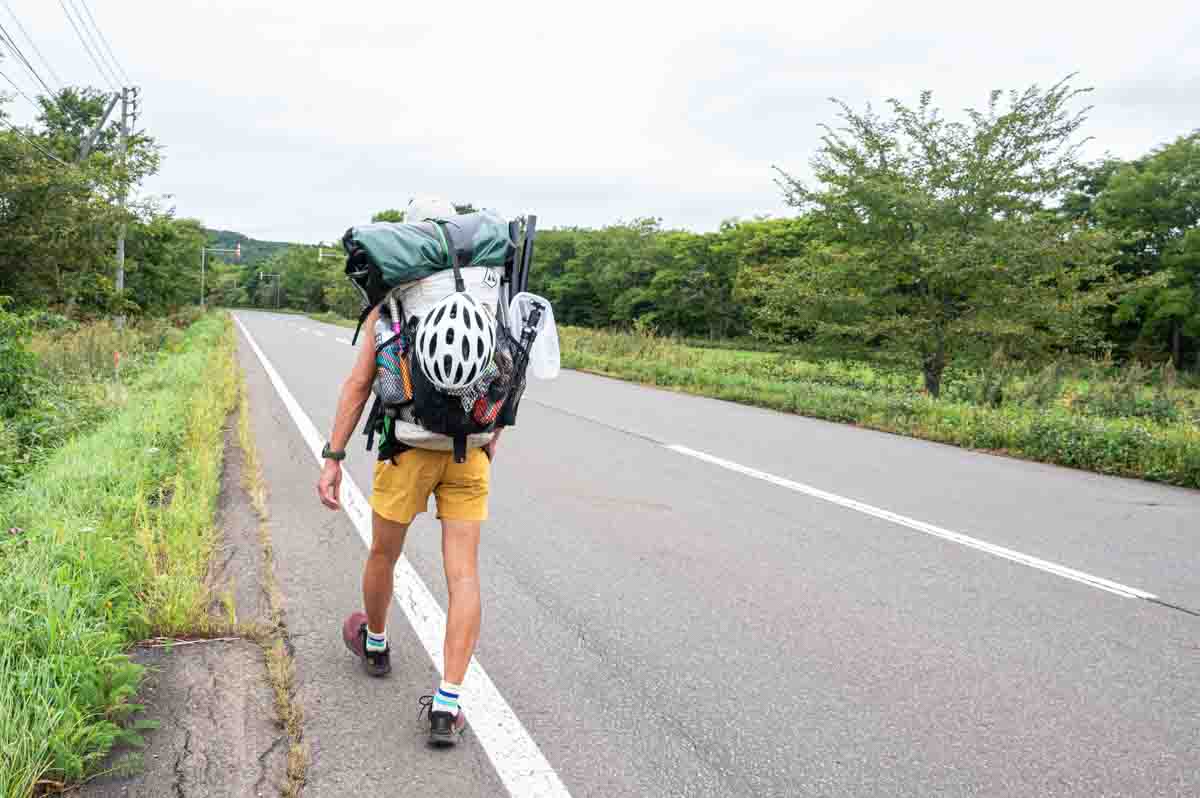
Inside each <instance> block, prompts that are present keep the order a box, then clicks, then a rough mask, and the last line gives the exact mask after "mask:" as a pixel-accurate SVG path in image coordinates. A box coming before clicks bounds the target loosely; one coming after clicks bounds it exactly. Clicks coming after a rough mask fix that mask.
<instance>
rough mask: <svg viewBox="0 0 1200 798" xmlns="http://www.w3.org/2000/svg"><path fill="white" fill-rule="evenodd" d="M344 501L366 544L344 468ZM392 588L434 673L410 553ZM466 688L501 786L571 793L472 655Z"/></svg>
mask: <svg viewBox="0 0 1200 798" xmlns="http://www.w3.org/2000/svg"><path fill="white" fill-rule="evenodd" d="M234 321H236V322H237V325H238V327H239V328H241V330H242V334H243V335H245V336H246V341H247V343H249V344H250V348H251V349H253V350H254V354H255V355H257V356H258V361H259V362H260V363H262V366H263V368H264V369H265V370H266V372H267V376H268V377H270V379H271V383H272V384H273V385H274V386H275V390H276V392H278V394H279V398H280V399H282V400H283V404H284V406H285V407H286V408H287V409H288V413H290V414H291V416H292V420H293V421H295V422H296V426H297V428H299V430H300V434H301V436H302V437H303V438H304V441H305V443H307V444H308V447H309V449H311V450H312V453H313V457H314V458H315V459H316V460H317V462H318V463H319V462H321V449H322V448H323V445H324V438H323V437H322V436H321V434H320V433H319V432H318V431H317V428H316V426H315V425H314V424H313V423H312V420H311V419H310V418H309V417H308V415H307V414H306V413H305V412H304V410H303V408H301V407H300V404H299V402H297V401H296V398H295V397H294V396H292V393H291V391H289V390H288V388H287V386H286V385H285V384H284V382H283V379H282V378H281V377H280V376H279V373H278V372H277V371H275V367H274V366H272V365H271V362H270V361H269V360H267V356H266V355H264V354H263V351H262V350H261V349H259V348H258V344H257V343H256V342H255V340H254V337H253V336H252V335H250V331H249V330H247V329H246V325H244V324H242V320H241V319H239V318H237V316H234ZM342 506H343V507H344V508H345V509H346V515H348V516H350V520H351V521H352V522H353V523H354V528H355V529H356V530H358V535H359V537H361V538H362V541H363V543H364V544H366V545H367V546H370V544H371V507H370V505H369V504H367V500H366V499H365V498H364V497H363V494H362V491H360V490H359V489H358V486H357V485H355V484H354V480H353V479H352V478H351V477H350V474H349V473H348V472H346V471H343V472H342ZM395 588H396V595H395V598H396V603H397V604H399V605H400V609H402V610H403V611H404V614H405V616H406V617H407V618H408V622H409V623H410V624H412V627H413V630H414V631H415V632H416V633H417V637H418V638H420V640H421V644H422V645H423V646H425V651H426V652H427V653H428V654H429V658H430V659H431V660H433V665H434V667H435V668H437V671H438V673H442V638H443V637H444V635H445V630H446V613H445V612H444V611H443V610H442V608H441V606H440V605H439V604H438V603H437V600H436V599H434V597H433V594H431V593H430V592H429V588H428V587H426V586H425V583H424V582H423V581H422V580H421V577H420V576H418V575H417V572H416V571H415V570H413V567H412V564H411V563H410V562H409V561H408V558H407V557H405V556H403V555H401V557H400V561H399V563H397V567H396V577H395ZM464 688H465V689H466V692H467V697H468V702H467V706H468V708H469V709H470V710H471V717H470V722H471V730H472V733H473V734H474V735H475V737H476V739H478V740H479V743H480V744H481V745H482V746H483V750H484V751H486V752H487V755H488V757H489V758H490V759H491V760H492V765H493V766H494V767H495V768H496V773H497V774H498V775H499V776H500V780H501V781H502V782H504V786H505V787H506V788H508V792H509V794H510V795H512V796H514V797H515V798H527V797H528V798H543V797H544V798H560V796H561V797H562V798H570V793H569V792H567V788H566V787H565V786H564V785H563V783H562V781H561V780H560V779H559V778H558V774H557V773H555V772H554V769H553V768H551V767H550V763H549V762H547V761H546V757H545V756H543V755H542V752H541V749H539V748H538V746H537V743H535V742H534V741H533V738H532V737H530V736H529V732H528V731H527V730H526V729H525V726H524V725H523V724H522V723H521V720H520V719H519V718H518V717H517V716H516V713H514V712H513V710H512V707H510V706H509V705H508V702H507V701H505V700H504V697H503V696H501V695H500V691H499V690H498V689H497V688H496V685H495V684H494V683H493V682H492V680H491V679H490V678H489V677H488V675H487V672H486V671H484V669H483V666H482V665H480V664H479V662H478V661H476V660H475V659H473V658H472V660H471V665H470V667H469V668H468V670H467V678H466V681H465V683H464Z"/></svg>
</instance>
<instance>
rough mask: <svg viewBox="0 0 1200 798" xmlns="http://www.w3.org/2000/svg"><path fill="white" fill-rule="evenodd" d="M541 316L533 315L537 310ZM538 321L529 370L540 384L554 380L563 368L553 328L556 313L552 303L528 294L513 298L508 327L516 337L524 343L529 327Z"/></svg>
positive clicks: (530, 350)
mask: <svg viewBox="0 0 1200 798" xmlns="http://www.w3.org/2000/svg"><path fill="white" fill-rule="evenodd" d="M535 308H536V309H537V310H538V311H539V312H538V313H534V312H533V311H534V309H535ZM534 318H536V324H535V326H534V328H533V330H532V333H533V335H534V338H533V343H532V345H531V346H530V347H529V353H528V355H527V357H528V368H529V371H530V373H532V374H533V376H534V377H536V378H537V379H539V380H552V379H554V378H555V377H557V376H558V372H559V369H560V368H561V364H560V358H559V348H558V328H557V327H556V326H555V325H554V309H553V308H552V307H551V306H550V303H549V302H548V301H546V300H545V299H543V298H542V297H540V296H538V295H537V294H531V293H529V292H527V291H522V292H521V293H519V294H517V295H516V296H515V297H513V298H512V302H511V303H509V306H508V326H509V329H510V330H512V333H513V335H514V336H516V337H517V338H518V339H523V338H524V336H525V334H526V327H527V326H528V325H529V324H530V322H531V321H532V320H533V319H534Z"/></svg>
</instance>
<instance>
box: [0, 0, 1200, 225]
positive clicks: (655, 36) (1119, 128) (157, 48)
mask: <svg viewBox="0 0 1200 798" xmlns="http://www.w3.org/2000/svg"><path fill="white" fill-rule="evenodd" d="M60 2H63V0H0V24H3V25H4V27H5V28H6V29H8V30H9V31H10V32H11V33H13V34H14V35H16V36H17V37H18V43H21V40H20V34H19V32H17V31H15V30H13V28H14V26H13V25H12V24H11V23H12V18H11V16H9V13H8V10H7V9H6V8H5V4H7V5H8V6H9V7H11V9H12V11H13V12H15V14H16V15H17V17H18V18H19V19H20V20H21V22H22V23H23V24H24V26H25V28H26V30H28V32H29V33H30V35H31V36H32V37H33V38H34V39H35V40H36V42H37V44H38V46H39V47H40V48H41V50H42V52H43V53H44V55H45V57H46V60H47V61H48V62H49V63H50V65H51V67H52V68H53V70H54V72H56V73H57V74H58V76H59V77H60V78H62V79H63V80H64V81H66V82H68V83H72V84H80V83H93V84H96V85H103V83H102V82H101V81H100V79H99V78H98V76H97V75H98V70H97V69H96V67H95V66H93V65H92V63H91V61H90V60H89V59H88V56H87V54H86V52H85V51H84V49H83V46H82V45H81V44H80V42H79V40H78V38H77V37H76V34H75V32H74V31H73V30H72V29H71V27H70V25H69V23H68V21H67V17H66V16H65V14H64V12H63V9H62V7H61V6H60ZM68 2H70V0H68ZM73 2H74V3H75V4H76V5H77V6H78V5H80V3H81V2H87V4H88V7H89V8H90V9H91V12H92V13H93V15H94V16H95V19H96V21H97V23H98V24H99V26H100V28H101V29H102V30H103V31H104V33H105V34H107V37H108V39H109V41H110V42H111V43H112V46H113V49H114V51H115V53H116V55H117V58H118V59H119V60H120V61H121V63H122V64H123V66H124V68H125V70H126V71H127V72H128V73H129V75H130V77H131V78H132V79H133V81H134V82H135V83H136V85H139V86H141V87H142V97H143V104H144V105H143V107H144V116H143V118H142V122H143V123H144V125H145V126H146V128H147V129H148V131H149V132H150V133H151V134H152V135H154V136H155V137H156V138H157V139H158V141H159V142H160V143H161V144H162V145H164V147H165V159H164V162H163V168H162V171H161V173H160V174H159V175H158V176H156V177H155V178H153V179H152V180H151V181H150V182H149V183H148V185H147V186H146V189H147V190H148V191H149V192H151V193H158V194H168V195H170V196H171V199H170V200H169V202H170V204H173V205H174V206H175V207H176V208H177V211H178V213H179V214H180V215H181V216H193V217H196V218H199V219H201V220H203V221H204V222H205V223H206V224H207V225H208V226H210V227H216V228H223V229H232V230H238V231H241V232H244V233H246V234H248V235H251V236H254V237H256V238H267V239H277V240H287V241H305V242H316V241H320V240H326V241H329V240H335V239H337V238H339V237H340V235H341V233H342V232H343V231H344V230H345V229H346V228H347V227H349V226H350V225H353V224H357V223H361V222H364V221H366V220H367V219H368V218H369V217H370V215H371V213H372V212H374V211H376V210H379V209H381V208H387V207H403V206H404V205H405V204H406V203H407V202H408V200H409V198H410V197H412V196H413V195H414V194H435V195H442V196H446V197H448V198H449V199H451V200H453V201H456V202H468V201H469V202H473V203H475V204H476V205H482V206H487V207H492V208H496V209H497V210H499V211H501V212H502V213H505V214H508V215H516V214H518V213H524V212H536V213H538V214H539V217H540V221H541V223H542V224H543V225H549V226H566V225H586V226H598V225H603V224H608V223H611V222H615V221H618V220H623V219H625V220H627V219H631V218H633V217H637V216H658V217H661V218H662V219H663V222H664V224H666V225H668V226H673V227H686V228H690V229H693V230H711V229H714V228H715V227H716V226H717V225H718V224H719V223H720V222H721V220H723V219H727V218H730V217H735V216H741V217H748V216H752V215H756V214H773V215H783V214H787V212H788V210H787V208H786V207H784V206H783V205H782V204H781V202H780V192H779V190H778V188H777V187H776V186H775V184H774V182H773V179H772V177H773V173H772V170H771V167H772V165H773V164H777V165H779V166H782V167H784V168H785V169H788V170H789V171H792V172H795V173H798V174H804V173H806V172H807V163H808V160H809V158H810V157H811V156H812V154H813V152H814V150H815V148H816V146H817V144H818V139H819V136H820V131H819V129H818V127H817V126H818V124H819V123H821V122H828V121H832V120H833V115H834V108H833V106H832V105H831V104H830V103H829V102H828V98H829V97H830V96H836V97H839V98H841V99H844V100H846V101H848V102H849V103H851V104H852V105H854V106H858V107H861V106H862V105H864V104H865V103H866V102H869V101H870V102H874V103H877V104H878V103H880V102H882V101H883V100H885V99H886V98H888V97H891V96H895V97H898V98H901V99H903V100H906V101H915V100H916V98H917V96H918V94H919V92H920V91H921V90H922V89H926V88H928V89H931V90H932V91H933V92H934V99H935V102H936V103H937V104H938V105H940V106H941V107H943V108H944V109H946V111H947V112H953V111H954V110H955V109H959V108H962V107H963V106H966V105H972V106H981V105H983V104H984V103H985V102H986V98H987V93H988V91H989V90H990V89H993V88H1000V89H1010V88H1024V87H1025V86H1027V85H1029V84H1031V83H1039V84H1041V85H1043V86H1046V85H1050V84H1052V83H1054V82H1056V81H1057V80H1059V79H1060V78H1062V77H1064V76H1066V75H1067V74H1068V73H1071V72H1079V73H1080V75H1079V78H1078V81H1077V82H1078V84H1079V85H1081V86H1093V87H1095V92H1094V93H1092V94H1091V95H1090V96H1089V102H1090V103H1092V104H1094V105H1095V109H1094V111H1093V112H1092V113H1091V116H1090V121H1089V123H1088V124H1087V126H1086V127H1085V132H1086V134H1087V135H1090V136H1093V137H1094V138H1095V141H1094V142H1092V143H1091V144H1090V145H1089V147H1088V149H1087V150H1085V152H1086V154H1087V155H1088V156H1090V157H1096V156H1099V155H1101V154H1103V153H1104V152H1106V151H1107V152H1111V153H1113V154H1115V155H1118V156H1122V157H1134V156H1137V155H1140V154H1142V153H1144V152H1146V151H1147V150H1149V149H1150V148H1152V147H1154V146H1156V145H1159V144H1162V143H1164V142H1167V141H1169V140H1171V139H1173V138H1175V137H1177V136H1180V135H1183V134H1185V133H1188V132H1190V131H1191V130H1193V129H1195V128H1197V127H1200V45H1198V44H1197V42H1200V12H1198V11H1197V10H1196V5H1195V3H1194V2H1191V3H1188V2H1162V1H1160V0H1146V1H1145V2H1140V3H1122V4H1107V5H1108V9H1106V8H1105V5H1106V4H1103V3H1097V2H1094V0H1093V1H1092V2H1054V0H1050V1H1049V2H1047V1H1046V0H1042V2H1024V0H1020V1H1014V0H1009V2H1005V3H987V4H978V3H970V2H961V1H960V2H954V3H945V2H937V3H933V2H927V3H920V2H918V3H883V2H880V3H866V2H855V1H854V0H842V2H834V3H828V4H821V5H819V6H816V5H809V4H802V3H784V2H772V3H759V2H756V0H740V2H735V3H720V4H711V5H710V4H706V3H698V2H687V3H665V2H664V3H659V2H654V1H653V0H643V2H638V3H625V2H606V3H586V4H584V3H573V2H564V0H558V1H557V2H536V3H534V2H524V3H501V2H489V3H479V4H477V3H473V2H456V3H412V2H399V1H397V0H391V1H390V2H356V1H355V0H341V2H330V0H323V1H322V2H315V1H313V0H286V2H280V0H272V1H271V2H267V0H237V2H228V1H227V0H222V1H221V2H217V1H216V0H212V1H210V2H203V1H202V0H73ZM1109 9H1111V10H1109ZM27 54H28V53H27ZM32 57H33V56H31V58H32ZM35 65H37V63H36V62H35ZM0 71H3V72H4V74H6V75H8V76H9V77H12V78H14V79H16V80H17V81H18V83H21V84H22V85H23V86H25V87H26V90H27V91H29V92H31V93H32V90H33V88H34V87H33V83H32V79H31V78H29V77H28V76H26V75H24V74H23V73H21V72H20V70H19V69H18V68H17V65H16V63H15V62H14V60H13V59H11V58H5V59H4V60H3V61H0ZM47 79H48V80H50V78H49V77H48V78H47ZM4 85H6V84H3V82H2V81H0V87H3V86H4ZM22 105H25V103H24V101H23V100H20V99H18V100H16V101H15V102H14V103H11V104H10V105H9V106H8V107H9V110H10V111H11V112H12V113H13V116H14V118H15V119H17V120H18V121H26V120H27V119H28V118H29V108H28V106H27V105H26V107H25V109H24V111H22V109H21V106H22Z"/></svg>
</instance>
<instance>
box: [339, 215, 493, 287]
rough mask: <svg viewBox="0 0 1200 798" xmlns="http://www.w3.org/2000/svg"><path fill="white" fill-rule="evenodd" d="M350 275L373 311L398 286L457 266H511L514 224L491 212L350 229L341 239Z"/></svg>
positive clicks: (348, 275)
mask: <svg viewBox="0 0 1200 798" xmlns="http://www.w3.org/2000/svg"><path fill="white" fill-rule="evenodd" d="M342 247H343V248H344V249H345V250H346V276H347V277H349V278H350V281H351V282H352V283H354V285H355V287H357V288H358V290H359V291H360V292H361V293H362V295H363V299H364V301H365V302H366V303H367V306H368V307H375V306H376V305H378V304H379V303H380V302H382V301H383V298H384V297H385V296H386V295H387V292H388V291H390V290H391V289H392V288H394V287H396V286H398V285H404V284H406V283H413V282H416V281H418V280H423V279H425V278H426V277H429V276H430V275H432V274H436V273H437V272H440V271H444V270H446V269H449V268H452V267H454V266H457V267H458V268H460V269H467V268H471V267H477V266H483V267H490V268H494V269H501V270H502V269H505V268H506V267H507V268H511V266H512V263H513V256H514V254H515V252H516V244H515V242H514V241H513V240H512V237H511V236H510V225H509V223H508V222H506V221H505V220H504V219H502V218H500V217H499V216H497V215H496V214H494V213H491V212H490V211H480V212H478V213H467V214H463V215H461V216H451V217H449V218H447V219H437V220H433V219H431V220H428V221H420V222H414V223H411V224H408V223H400V222H376V223H374V224H365V225H362V226H361V227H351V228H350V229H349V230H347V231H346V235H345V236H343V237H342Z"/></svg>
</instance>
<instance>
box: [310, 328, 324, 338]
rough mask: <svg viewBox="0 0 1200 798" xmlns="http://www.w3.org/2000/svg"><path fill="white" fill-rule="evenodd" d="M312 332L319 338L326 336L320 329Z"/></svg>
mask: <svg viewBox="0 0 1200 798" xmlns="http://www.w3.org/2000/svg"><path fill="white" fill-rule="evenodd" d="M312 334H313V335H315V336H317V337H318V338H324V337H325V333H323V332H321V331H320V330H313V331H312Z"/></svg>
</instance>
